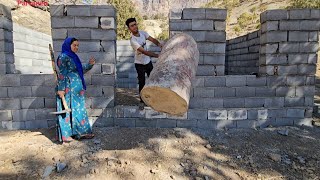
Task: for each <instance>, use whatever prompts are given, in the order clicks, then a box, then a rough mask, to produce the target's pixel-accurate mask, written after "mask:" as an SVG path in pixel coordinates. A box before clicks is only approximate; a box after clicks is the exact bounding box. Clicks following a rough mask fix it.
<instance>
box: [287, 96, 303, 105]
mask: <svg viewBox="0 0 320 180" xmlns="http://www.w3.org/2000/svg"><path fill="white" fill-rule="evenodd" d="M284 106H285V107H295V106H304V98H303V97H285V102H284Z"/></svg>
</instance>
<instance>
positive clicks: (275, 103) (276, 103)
mask: <svg viewBox="0 0 320 180" xmlns="http://www.w3.org/2000/svg"><path fill="white" fill-rule="evenodd" d="M284 104H285V98H284V97H274V98H266V99H265V107H267V108H281V107H284Z"/></svg>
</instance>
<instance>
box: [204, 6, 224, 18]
mask: <svg viewBox="0 0 320 180" xmlns="http://www.w3.org/2000/svg"><path fill="white" fill-rule="evenodd" d="M205 14H206V19H213V20H226V19H227V10H226V9H212V8H210V9H205Z"/></svg>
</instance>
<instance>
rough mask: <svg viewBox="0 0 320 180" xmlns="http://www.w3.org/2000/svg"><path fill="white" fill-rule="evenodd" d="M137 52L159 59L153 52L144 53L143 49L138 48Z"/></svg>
mask: <svg viewBox="0 0 320 180" xmlns="http://www.w3.org/2000/svg"><path fill="white" fill-rule="evenodd" d="M137 50H138V51H139V52H141V53H142V54H144V55H147V56H150V57H155V58H158V57H159V55H158V54H156V53H153V52H150V51H146V50H145V49H143V47H139V48H138V49H137Z"/></svg>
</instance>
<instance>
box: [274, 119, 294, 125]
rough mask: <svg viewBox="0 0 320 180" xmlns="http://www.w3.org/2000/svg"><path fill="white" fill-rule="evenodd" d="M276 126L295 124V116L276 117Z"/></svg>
mask: <svg viewBox="0 0 320 180" xmlns="http://www.w3.org/2000/svg"><path fill="white" fill-rule="evenodd" d="M275 126H293V118H276V122H275Z"/></svg>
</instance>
